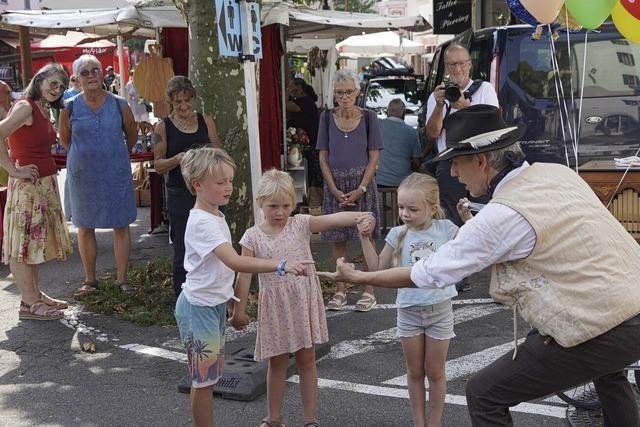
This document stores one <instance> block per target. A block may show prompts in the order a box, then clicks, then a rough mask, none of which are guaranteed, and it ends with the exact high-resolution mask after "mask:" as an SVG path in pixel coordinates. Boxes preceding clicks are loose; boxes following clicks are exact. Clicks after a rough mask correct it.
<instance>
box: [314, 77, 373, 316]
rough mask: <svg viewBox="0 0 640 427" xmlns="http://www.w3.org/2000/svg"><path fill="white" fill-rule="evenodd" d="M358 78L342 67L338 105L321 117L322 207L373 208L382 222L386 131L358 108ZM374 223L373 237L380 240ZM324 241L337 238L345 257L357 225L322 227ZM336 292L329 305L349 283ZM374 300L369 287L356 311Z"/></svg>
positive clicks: (336, 80) (336, 86)
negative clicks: (380, 180) (379, 179)
mask: <svg viewBox="0 0 640 427" xmlns="http://www.w3.org/2000/svg"><path fill="white" fill-rule="evenodd" d="M359 86H360V79H359V78H358V75H357V74H355V73H354V72H352V71H348V70H338V71H337V72H336V73H335V75H334V77H333V90H334V99H335V100H336V101H337V103H338V107H337V108H336V109H334V110H329V111H325V112H324V113H323V114H322V115H321V116H320V126H319V128H318V142H317V145H316V149H317V150H318V151H319V152H320V168H321V169H322V175H323V176H324V200H323V204H322V212H323V213H324V214H325V215H327V214H332V213H335V212H339V211H342V210H355V211H361V212H372V213H373V215H374V217H375V219H376V222H377V223H379V222H380V221H379V217H380V214H379V208H378V188H377V187H376V183H375V180H374V175H375V173H376V168H377V167H378V161H379V159H380V152H379V150H380V149H381V148H382V134H381V131H380V124H379V123H378V116H377V115H376V113H375V112H374V111H369V110H363V109H362V108H359V107H357V106H356V105H355V104H356V99H357V98H358V94H359V93H360V90H359ZM379 234H380V233H379V229H378V227H375V229H374V232H373V233H372V238H373V239H377V238H378V237H380V236H379ZM322 238H323V240H328V241H332V242H333V256H334V260H335V259H337V258H341V257H346V256H347V241H349V240H356V241H358V240H359V236H358V230H357V229H356V228H355V227H345V228H336V229H334V230H331V231H328V232H323V233H322ZM336 285H337V291H336V293H335V294H334V295H333V298H332V299H331V301H329V304H328V305H327V309H329V310H341V309H342V307H344V306H345V305H346V303H347V295H346V284H345V283H344V282H338V283H337V284H336ZM375 305H376V298H375V296H374V294H373V287H372V286H365V287H364V292H363V293H362V296H361V298H360V299H359V300H358V302H356V306H355V310H356V311H369V310H371V309H372V308H373V306H375Z"/></svg>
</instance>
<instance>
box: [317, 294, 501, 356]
mask: <svg viewBox="0 0 640 427" xmlns="http://www.w3.org/2000/svg"><path fill="white" fill-rule="evenodd" d="M503 310H505V307H504V306H501V305H498V304H491V305H488V306H475V305H472V306H469V307H462V308H459V309H456V310H454V311H453V316H454V324H459V323H462V322H467V321H469V320H474V319H478V318H480V317H484V316H488V315H490V314H493V313H497V312H499V311H503ZM396 330H397V328H395V327H393V328H391V329H386V330H384V331H379V332H376V333H374V334H371V335H369V336H367V337H365V338H361V339H357V340H347V341H341V342H339V343H337V344H336V345H334V346H332V347H331V351H330V352H329V354H328V355H327V358H328V359H342V358H344V357H348V356H353V355H356V354H362V353H367V352H369V351H373V350H375V349H376V346H380V345H385V344H390V343H395V342H397V341H398V338H397V337H396Z"/></svg>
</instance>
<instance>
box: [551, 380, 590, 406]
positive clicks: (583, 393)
mask: <svg viewBox="0 0 640 427" xmlns="http://www.w3.org/2000/svg"><path fill="white" fill-rule="evenodd" d="M556 396H558V397H559V398H560V399H562V400H563V401H564V402H566V403H568V404H569V405H571V406H574V407H576V408H580V409H600V407H601V404H600V399H599V398H598V393H596V388H595V386H594V385H593V383H592V382H588V383H584V384H581V385H579V386H578V387H576V388H574V389H570V390H565V391H564V392H560V393H557V394H556Z"/></svg>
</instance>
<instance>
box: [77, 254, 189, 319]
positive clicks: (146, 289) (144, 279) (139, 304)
mask: <svg viewBox="0 0 640 427" xmlns="http://www.w3.org/2000/svg"><path fill="white" fill-rule="evenodd" d="M127 280H128V283H129V284H130V285H131V286H133V287H135V288H136V291H135V292H133V293H130V294H128V293H124V292H122V291H121V290H120V289H119V288H118V286H117V285H116V279H115V275H114V274H108V275H106V276H103V277H101V278H100V288H99V289H98V291H97V292H93V293H91V294H87V295H84V296H82V297H79V298H78V300H80V301H82V302H83V303H84V305H85V308H86V309H87V310H89V311H92V312H95V313H100V314H107V315H113V316H115V317H117V318H118V319H122V320H128V321H130V322H133V323H135V324H136V325H140V326H151V325H157V326H167V325H175V323H176V321H175V318H174V317H173V309H174V305H175V300H174V299H175V297H174V294H173V287H172V285H171V261H170V260H169V258H168V257H161V258H156V259H154V260H152V261H149V262H147V263H146V264H142V265H138V266H133V267H131V268H130V269H129V274H128V277H127Z"/></svg>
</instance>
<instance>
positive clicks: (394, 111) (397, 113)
mask: <svg viewBox="0 0 640 427" xmlns="http://www.w3.org/2000/svg"><path fill="white" fill-rule="evenodd" d="M405 110H406V107H405V105H404V102H402V99H400V98H394V99H392V100H391V101H389V105H388V106H387V116H388V117H399V118H402V117H403V116H404V112H405Z"/></svg>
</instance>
